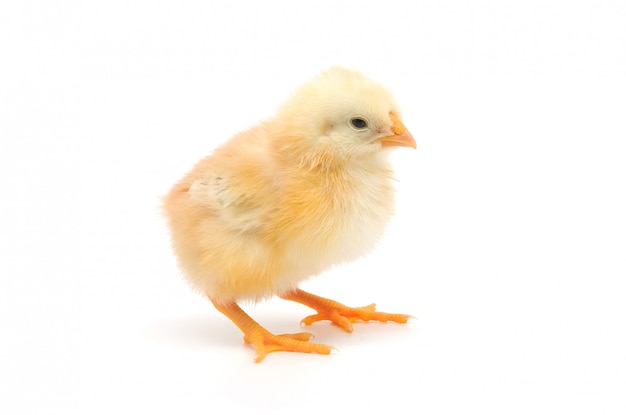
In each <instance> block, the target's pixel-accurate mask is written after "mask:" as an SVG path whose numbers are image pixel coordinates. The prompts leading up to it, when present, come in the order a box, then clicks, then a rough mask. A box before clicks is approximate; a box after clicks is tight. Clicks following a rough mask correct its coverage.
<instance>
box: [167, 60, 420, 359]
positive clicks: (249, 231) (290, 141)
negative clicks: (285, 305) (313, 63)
mask: <svg viewBox="0 0 626 415" xmlns="http://www.w3.org/2000/svg"><path fill="white" fill-rule="evenodd" d="M397 146H403V147H413V148H415V147H416V144H415V140H414V138H413V136H412V135H411V134H410V133H409V132H408V131H407V129H406V127H405V126H404V125H403V124H402V122H401V121H400V111H399V108H398V105H397V104H396V102H395V100H394V98H393V97H392V96H391V94H390V93H389V92H388V91H387V90H386V89H385V88H384V87H383V86H381V85H380V84H378V83H376V82H374V81H372V80H370V79H368V78H366V77H364V76H363V75H361V74H360V73H358V72H354V71H351V70H347V69H343V68H331V69H329V70H327V71H325V72H322V73H321V74H320V75H319V76H318V77H316V78H315V79H313V80H311V81H310V82H308V83H306V84H304V85H303V86H301V87H300V88H299V89H298V90H297V91H296V92H295V93H294V94H293V95H292V96H291V98H289V99H288V100H287V101H286V103H285V104H284V105H283V106H282V107H281V108H280V109H279V110H278V112H277V114H276V115H275V117H274V118H272V119H270V120H268V121H265V122H262V123H261V124H259V125H258V126H256V127H253V128H251V129H250V130H248V131H245V132H243V133H240V134H238V135H236V136H234V137H233V138H231V139H230V140H229V141H227V142H226V143H225V144H224V145H222V146H221V147H219V148H217V149H216V150H215V151H214V153H213V154H212V155H210V156H208V157H206V158H204V159H203V160H201V161H200V162H199V163H198V164H196V166H195V167H193V169H192V170H191V171H190V172H189V173H188V174H187V175H186V176H185V177H183V179H182V180H180V181H179V182H178V183H176V184H175V185H174V186H173V188H172V189H171V191H170V192H169V194H168V195H167V196H166V197H165V200H164V210H165V214H166V217H167V219H168V222H169V226H170V229H171V236H172V245H173V249H174V252H175V254H176V256H177V257H178V261H179V265H180V267H181V269H182V271H183V272H184V274H185V275H186V276H187V278H188V279H189V282H190V283H191V284H192V285H193V286H194V287H195V288H197V289H198V290H200V291H201V292H202V293H204V294H206V295H207V296H208V298H209V299H210V300H211V301H212V303H213V304H214V305H215V307H216V308H217V309H218V310H219V311H220V312H222V313H223V314H224V315H226V316H227V317H228V318H230V319H231V320H232V321H233V322H234V323H235V324H236V325H237V326H238V327H239V328H240V329H241V331H242V332H243V333H244V341H245V342H246V343H250V344H252V345H253V346H254V348H255V350H256V358H255V361H256V362H260V361H261V360H263V358H264V357H265V355H266V354H267V353H269V352H274V351H298V352H308V353H322V354H328V353H330V351H331V347H330V346H327V345H323V344H316V343H311V342H310V341H309V339H310V337H311V335H310V334H309V333H297V334H282V335H275V334H272V333H270V332H269V331H267V330H266V329H264V328H263V327H261V326H260V325H259V324H258V323H257V322H256V321H254V320H253V319H252V318H251V317H250V316H248V315H247V314H246V313H245V312H244V311H243V310H242V309H241V308H240V307H239V306H238V305H237V303H238V302H241V301H245V300H252V301H259V300H263V299H267V298H270V297H272V296H279V297H281V298H283V299H287V300H292V301H296V302H299V303H301V304H304V305H306V306H309V307H311V308H313V309H314V310H316V311H317V314H315V315H312V316H309V317H306V318H305V319H304V320H303V323H304V324H311V323H313V322H316V321H320V320H330V321H331V322H332V323H334V324H336V325H338V326H339V327H341V328H343V329H344V330H346V331H348V332H351V331H352V323H353V322H356V321H370V320H375V321H394V322H398V323H405V322H406V321H407V319H408V318H409V317H410V316H408V315H405V314H389V313H382V312H377V311H376V310H375V306H374V305H373V304H372V305H370V306H366V307H360V308H351V307H347V306H345V305H343V304H340V303H338V302H335V301H332V300H329V299H325V298H322V297H318V296H316V295H313V294H310V293H307V292H304V291H302V290H300V289H299V288H298V284H299V283H300V282H301V281H303V280H305V279H307V278H310V277H311V276H314V275H316V274H319V273H321V272H322V271H324V270H326V269H328V268H330V267H333V266H335V265H337V264H340V263H344V262H346V261H351V260H354V259H356V258H358V257H359V256H361V255H363V254H365V253H367V252H368V251H370V250H371V249H372V248H373V247H374V246H375V244H376V242H377V241H378V240H379V239H380V238H381V236H382V234H383V232H384V229H385V227H386V225H387V223H388V222H389V220H390V218H391V216H392V214H393V205H394V188H393V187H392V184H391V180H392V170H391V168H390V163H389V161H388V153H389V149H390V148H392V147H397Z"/></svg>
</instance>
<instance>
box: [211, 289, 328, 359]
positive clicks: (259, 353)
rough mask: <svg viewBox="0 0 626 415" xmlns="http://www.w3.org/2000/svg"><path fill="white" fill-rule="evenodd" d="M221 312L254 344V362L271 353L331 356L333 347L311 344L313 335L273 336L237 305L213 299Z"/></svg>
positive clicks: (245, 338) (247, 341) (245, 340)
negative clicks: (284, 352) (282, 352)
mask: <svg viewBox="0 0 626 415" xmlns="http://www.w3.org/2000/svg"><path fill="white" fill-rule="evenodd" d="M211 302H212V303H213V305H214V306H215V308H217V309H218V310H219V311H220V312H222V313H223V314H224V315H225V316H226V317H228V318H229V319H231V320H232V321H233V323H235V324H236V325H237V327H239V329H241V331H243V334H244V337H243V341H244V342H246V343H248V344H252V345H253V346H254V349H255V350H256V356H255V358H254V361H255V362H257V363H259V362H260V361H262V360H263V359H264V358H265V355H267V354H268V353H271V352H278V351H287V352H303V353H320V354H330V351H331V349H332V347H330V346H326V345H325V344H317V343H311V342H310V341H309V339H310V338H311V337H312V334H311V333H296V334H280V335H276V334H272V333H270V332H269V331H267V330H265V329H264V328H263V327H261V325H259V323H257V322H256V321H254V320H253V319H252V318H251V317H250V316H249V315H247V314H246V313H245V311H243V310H242V309H241V308H240V307H239V306H238V305H237V304H236V303H229V304H222V303H220V302H217V301H215V300H213V299H211Z"/></svg>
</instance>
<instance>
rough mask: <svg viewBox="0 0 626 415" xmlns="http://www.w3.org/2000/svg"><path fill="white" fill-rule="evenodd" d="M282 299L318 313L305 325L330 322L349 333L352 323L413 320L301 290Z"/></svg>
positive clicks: (370, 306)
mask: <svg viewBox="0 0 626 415" xmlns="http://www.w3.org/2000/svg"><path fill="white" fill-rule="evenodd" d="M281 298H284V299H285V300H291V301H296V302H298V303H300V304H304V305H306V306H308V307H311V308H312V309H314V310H316V311H317V314H313V315H311V316H308V317H305V318H304V319H303V320H302V323H303V324H306V325H309V324H312V323H315V322H316V321H322V320H330V321H331V322H333V323H334V324H336V325H338V326H339V327H341V328H342V329H344V330H345V331H347V332H352V323H355V322H359V321H380V322H387V321H393V322H395V323H406V322H407V321H408V319H409V318H413V317H412V316H410V315H408V314H391V313H383V312H380V311H376V304H370V305H368V306H365V307H356V308H353V307H347V306H345V305H343V304H341V303H338V302H337V301H333V300H329V299H327V298H324V297H319V296H317V295H314V294H310V293H307V292H306V291H302V290H300V289H296V290H295V291H292V292H290V293H288V294H285V295H282V296H281Z"/></svg>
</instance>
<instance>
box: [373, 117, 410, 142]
mask: <svg viewBox="0 0 626 415" xmlns="http://www.w3.org/2000/svg"><path fill="white" fill-rule="evenodd" d="M389 119H390V120H391V122H392V125H391V131H392V132H393V135H389V136H387V137H381V138H379V139H378V141H380V142H381V144H382V145H383V147H385V146H400V147H413V148H417V143H415V139H414V138H413V136H412V135H411V133H410V132H409V130H407V129H406V127H405V126H404V124H402V122H401V121H400V120H399V119H398V117H396V116H395V115H393V114H391V113H390V114H389Z"/></svg>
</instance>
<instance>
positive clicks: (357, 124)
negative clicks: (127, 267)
mask: <svg viewBox="0 0 626 415" xmlns="http://www.w3.org/2000/svg"><path fill="white" fill-rule="evenodd" d="M350 125H352V126H353V127H354V128H356V129H357V130H362V129H364V128H367V121H365V120H364V119H363V118H360V117H355V118H352V119H351V120H350Z"/></svg>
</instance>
